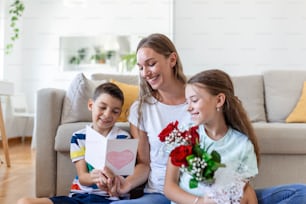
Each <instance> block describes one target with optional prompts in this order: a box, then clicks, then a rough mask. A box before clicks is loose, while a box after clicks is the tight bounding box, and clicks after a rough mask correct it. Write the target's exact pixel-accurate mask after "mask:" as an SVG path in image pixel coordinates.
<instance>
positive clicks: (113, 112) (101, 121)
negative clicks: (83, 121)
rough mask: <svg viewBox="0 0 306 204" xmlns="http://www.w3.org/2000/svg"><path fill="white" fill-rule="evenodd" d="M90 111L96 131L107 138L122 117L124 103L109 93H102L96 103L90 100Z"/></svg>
mask: <svg viewBox="0 0 306 204" xmlns="http://www.w3.org/2000/svg"><path fill="white" fill-rule="evenodd" d="M88 109H89V110H90V111H91V112H92V122H93V128H94V130H96V131H98V132H99V133H100V134H102V135H104V136H107V134H108V133H109V131H110V130H111V128H112V127H113V126H114V124H115V122H116V121H117V119H118V118H119V116H120V113H121V110H122V102H121V101H120V100H119V99H117V98H115V97H113V96H111V95H109V94H107V93H102V94H101V95H100V96H99V97H98V98H97V99H96V100H95V101H93V100H91V99H90V100H89V102H88Z"/></svg>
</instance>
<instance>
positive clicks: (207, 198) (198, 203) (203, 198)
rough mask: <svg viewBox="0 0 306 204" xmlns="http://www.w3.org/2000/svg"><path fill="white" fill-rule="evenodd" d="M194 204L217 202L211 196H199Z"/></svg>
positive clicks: (214, 203) (213, 203)
mask: <svg viewBox="0 0 306 204" xmlns="http://www.w3.org/2000/svg"><path fill="white" fill-rule="evenodd" d="M195 201H196V200H195ZM194 204H217V203H216V202H215V201H214V200H212V199H211V198H209V197H207V196H204V197H201V198H199V199H198V201H197V202H194Z"/></svg>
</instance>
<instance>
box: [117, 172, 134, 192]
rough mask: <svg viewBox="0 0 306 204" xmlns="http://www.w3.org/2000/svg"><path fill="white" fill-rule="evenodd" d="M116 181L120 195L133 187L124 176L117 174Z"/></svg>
mask: <svg viewBox="0 0 306 204" xmlns="http://www.w3.org/2000/svg"><path fill="white" fill-rule="evenodd" d="M115 183H116V192H117V193H118V194H119V195H123V194H126V193H128V192H129V191H130V189H131V185H130V183H129V182H127V181H126V180H125V179H124V178H123V177H122V176H116V177H115Z"/></svg>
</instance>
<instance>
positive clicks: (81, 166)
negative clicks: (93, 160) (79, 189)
mask: <svg viewBox="0 0 306 204" xmlns="http://www.w3.org/2000/svg"><path fill="white" fill-rule="evenodd" d="M74 165H75V168H76V170H77V174H78V177H79V181H80V183H81V184H82V185H83V186H91V185H93V184H95V181H94V180H93V178H92V177H91V176H90V173H89V172H88V169H87V166H86V162H85V159H81V160H78V161H76V162H75V163H74Z"/></svg>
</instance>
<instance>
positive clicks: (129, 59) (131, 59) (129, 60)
mask: <svg viewBox="0 0 306 204" xmlns="http://www.w3.org/2000/svg"><path fill="white" fill-rule="evenodd" d="M121 60H122V62H123V63H124V64H125V66H126V70H127V71H132V69H134V67H135V65H136V61H137V59H136V53H134V52H133V53H129V54H125V55H123V56H122V57H121Z"/></svg>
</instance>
